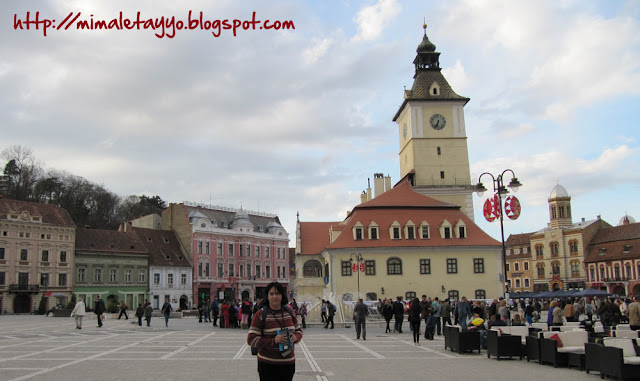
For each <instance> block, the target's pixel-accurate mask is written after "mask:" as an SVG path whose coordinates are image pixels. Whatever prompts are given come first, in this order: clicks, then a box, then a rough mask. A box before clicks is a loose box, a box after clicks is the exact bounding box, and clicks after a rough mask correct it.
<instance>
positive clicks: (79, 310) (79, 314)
mask: <svg viewBox="0 0 640 381" xmlns="http://www.w3.org/2000/svg"><path fill="white" fill-rule="evenodd" d="M86 310H87V307H86V306H85V304H84V302H83V301H82V298H79V299H78V302H77V303H76V306H75V307H74V308H73V311H71V317H75V320H76V329H82V318H83V317H84V315H85V313H86Z"/></svg>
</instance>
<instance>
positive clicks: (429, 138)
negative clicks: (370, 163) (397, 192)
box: [393, 24, 473, 220]
mask: <svg viewBox="0 0 640 381" xmlns="http://www.w3.org/2000/svg"><path fill="white" fill-rule="evenodd" d="M423 28H424V37H423V38H422V42H421V43H420V45H418V48H417V49H416V52H417V55H416V58H415V59H414V60H413V64H414V65H415V75H414V76H413V79H414V81H413V86H412V87H411V90H405V91H404V102H402V105H401V106H400V109H399V110H398V112H397V113H396V115H395V116H394V117H393V121H394V122H396V123H398V127H399V128H398V131H399V137H400V177H401V178H405V177H406V178H408V179H409V181H410V182H411V184H412V186H413V189H414V190H415V191H417V192H419V193H422V194H424V195H426V196H429V197H432V198H435V199H437V200H441V201H444V202H448V203H451V204H455V205H459V206H460V210H461V211H462V212H463V213H465V214H466V215H467V216H469V218H471V219H472V220H473V198H472V195H473V187H472V183H473V182H472V179H471V175H470V170H469V152H468V149H467V133H466V129H465V124H464V106H465V105H466V104H467V102H469V98H465V97H463V96H460V95H458V94H456V93H455V91H453V89H452V88H451V86H450V85H449V83H448V82H447V80H446V79H445V78H444V76H443V75H442V72H441V68H440V58H439V57H440V53H438V52H436V46H435V45H434V44H433V43H432V42H431V41H429V38H428V37H427V25H426V24H425V25H423Z"/></svg>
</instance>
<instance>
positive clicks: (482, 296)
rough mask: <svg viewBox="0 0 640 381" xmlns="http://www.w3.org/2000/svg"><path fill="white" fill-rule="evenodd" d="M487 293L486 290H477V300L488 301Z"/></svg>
mask: <svg viewBox="0 0 640 381" xmlns="http://www.w3.org/2000/svg"><path fill="white" fill-rule="evenodd" d="M486 298H487V292H486V291H485V290H476V299H486Z"/></svg>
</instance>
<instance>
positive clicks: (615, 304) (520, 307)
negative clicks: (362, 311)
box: [377, 295, 640, 344]
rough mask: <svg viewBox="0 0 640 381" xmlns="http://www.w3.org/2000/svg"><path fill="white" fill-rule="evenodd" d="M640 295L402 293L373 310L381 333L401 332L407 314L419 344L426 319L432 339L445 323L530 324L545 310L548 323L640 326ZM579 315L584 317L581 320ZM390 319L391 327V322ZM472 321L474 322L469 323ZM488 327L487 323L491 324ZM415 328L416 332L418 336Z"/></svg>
mask: <svg viewBox="0 0 640 381" xmlns="http://www.w3.org/2000/svg"><path fill="white" fill-rule="evenodd" d="M639 300H640V298H639V297H636V298H635V302H634V298H633V297H631V298H598V297H593V298H588V297H586V298H566V299H558V300H553V299H548V300H540V299H528V300H525V299H519V300H507V299H504V298H500V299H493V300H492V301H491V302H488V301H485V300H473V301H470V300H468V299H467V298H466V297H464V296H463V297H462V298H461V300H459V301H458V300H452V301H450V300H448V299H444V300H442V301H440V300H438V298H437V297H436V298H433V299H432V298H430V297H427V296H426V295H422V299H421V300H419V299H418V298H414V299H413V300H409V301H404V300H402V297H400V296H399V297H397V298H396V300H395V301H394V300H391V299H384V300H379V301H378V304H377V310H378V313H379V314H380V316H382V317H384V319H385V321H386V323H387V326H386V330H385V332H386V333H388V332H397V333H402V323H403V320H404V318H405V315H406V316H407V320H408V322H409V329H410V330H411V331H413V332H414V342H415V343H416V344H418V343H419V338H420V326H421V323H422V322H424V338H425V339H428V340H433V336H434V334H435V335H441V333H442V329H441V327H442V326H443V325H446V324H448V325H451V324H452V323H453V324H457V325H461V326H462V327H463V329H478V328H476V327H478V325H477V322H479V320H476V319H481V320H482V321H483V323H484V322H487V324H486V325H485V324H483V325H484V326H485V327H486V326H491V325H495V324H497V325H529V326H530V325H531V324H532V323H534V322H538V321H540V317H541V315H542V311H547V321H546V323H547V324H548V325H549V326H558V325H564V323H565V322H579V321H582V320H587V321H589V322H593V321H594V320H599V321H600V322H602V325H603V326H604V329H605V331H609V330H610V329H611V328H612V327H615V326H616V325H618V324H630V326H631V327H632V329H636V330H637V329H639V328H640V312H639V311H638V307H640V303H639ZM581 317H582V320H581ZM392 320H393V321H394V325H393V328H391V321H392ZM473 321H475V322H476V324H472V322H473ZM416 327H417V329H415V328H416ZM489 328H490V327H489ZM416 331H417V332H418V333H417V334H416Z"/></svg>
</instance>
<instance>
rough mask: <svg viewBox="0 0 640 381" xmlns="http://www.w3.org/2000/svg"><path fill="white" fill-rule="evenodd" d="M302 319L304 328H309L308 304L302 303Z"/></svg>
mask: <svg viewBox="0 0 640 381" xmlns="http://www.w3.org/2000/svg"><path fill="white" fill-rule="evenodd" d="M299 312H300V319H301V320H302V328H307V321H306V319H307V305H306V304H304V303H303V304H302V305H301V306H300V310H299Z"/></svg>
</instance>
